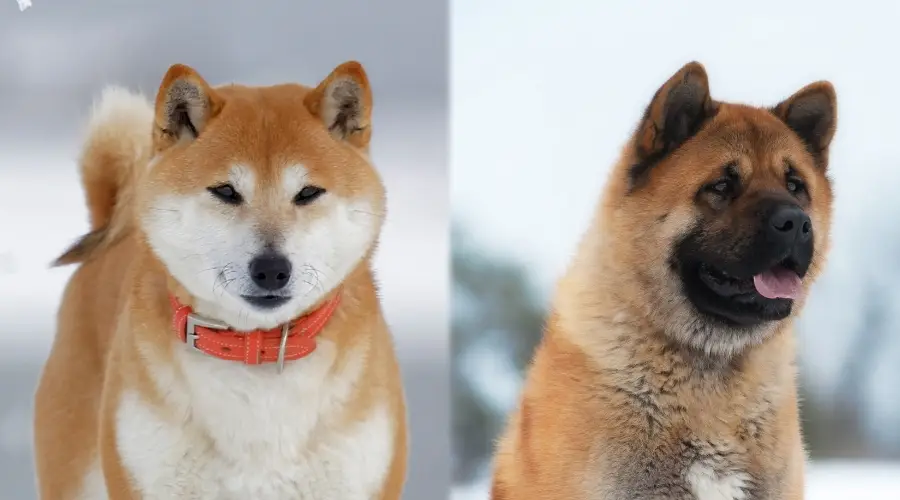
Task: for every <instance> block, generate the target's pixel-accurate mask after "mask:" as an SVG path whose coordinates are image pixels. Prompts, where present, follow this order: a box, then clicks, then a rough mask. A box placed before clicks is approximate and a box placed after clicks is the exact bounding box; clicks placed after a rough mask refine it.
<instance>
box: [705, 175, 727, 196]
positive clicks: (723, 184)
mask: <svg viewBox="0 0 900 500" xmlns="http://www.w3.org/2000/svg"><path fill="white" fill-rule="evenodd" d="M706 190H707V191H709V192H711V193H714V194H716V195H719V196H730V195H731V194H732V193H733V192H734V183H732V182H731V181H730V180H728V179H721V180H718V181H716V182H714V183H712V184H709V185H707V186H706Z"/></svg>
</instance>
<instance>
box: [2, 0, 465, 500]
mask: <svg viewBox="0 0 900 500" xmlns="http://www.w3.org/2000/svg"><path fill="white" fill-rule="evenodd" d="M348 59H356V60H358V61H360V62H362V64H363V65H364V66H365V68H366V70H367V71H368V73H369V76H370V78H371V82H372V85H373V87H374V95H375V108H374V115H375V116H374V122H373V132H374V136H373V145H372V153H373V157H374V161H375V163H376V165H377V166H378V168H379V169H380V171H381V172H382V174H383V176H384V180H385V183H386V185H387V189H388V199H389V201H388V212H389V216H388V222H387V226H386V228H385V231H384V233H383V237H382V244H381V247H380V250H379V254H378V255H377V257H376V268H377V272H378V276H379V278H380V280H381V282H382V285H383V286H382V291H383V294H382V295H383V297H384V307H385V311H386V315H387V320H388V322H389V323H390V325H391V326H392V329H393V331H394V334H395V336H396V339H397V341H396V344H397V350H398V352H399V355H400V359H401V364H402V369H403V375H404V378H405V383H406V390H407V398H408V403H409V412H410V421H411V426H412V430H411V432H412V436H411V439H412V441H411V442H412V449H411V455H410V469H409V480H408V482H407V486H406V493H405V496H404V498H409V499H413V500H418V499H431V498H444V497H445V495H446V492H447V491H448V490H449V485H450V453H449V411H450V410H449V406H448V400H449V381H448V376H447V374H448V367H447V352H448V347H447V327H446V325H447V320H448V316H447V306H446V304H447V295H448V294H447V290H448V288H449V281H448V273H447V269H448V267H447V261H448V258H449V257H448V245H449V243H448V235H447V229H446V228H447V225H448V219H447V214H448V212H449V207H448V200H447V195H446V193H447V176H446V157H447V145H446V135H447V123H446V122H447V80H448V75H447V6H446V3H445V1H444V0H378V1H370V2H369V1H354V0H328V1H313V0H307V1H297V0H294V1H269V2H250V1H242V2H237V1H234V2H214V1H196V0H195V1H190V2H186V1H176V0H154V1H128V2H120V1H116V0H90V1H87V0H69V1H66V2H58V1H57V2H54V1H50V0H34V4H33V6H32V7H31V8H30V9H28V10H26V11H24V12H20V11H19V10H18V7H17V5H16V2H15V1H14V0H3V1H2V2H0V394H2V397H0V498H2V499H4V500H5V499H16V500H18V499H26V500H27V499H30V498H35V493H34V487H33V484H34V479H33V471H32V456H31V399H32V392H33V390H34V385H35V383H36V380H37V376H38V373H39V369H40V366H41V363H42V362H43V359H44V357H45V356H46V353H47V351H48V348H49V346H50V342H51V340H52V335H53V322H54V316H55V314H56V307H57V305H58V304H59V298H60V292H61V290H62V287H63V286H64V283H65V280H66V279H67V277H68V276H69V274H70V273H71V271H72V270H71V269H53V270H50V269H48V263H49V262H50V261H51V260H52V259H53V257H54V256H55V255H56V254H57V253H58V252H60V251H61V250H63V249H64V248H65V246H66V245H67V244H68V243H70V242H71V241H72V240H73V239H74V238H76V237H77V236H79V235H80V234H81V233H82V232H83V231H84V230H85V229H86V227H87V221H86V213H85V210H84V202H83V197H82V193H81V187H80V185H79V183H78V174H77V170H76V166H75V162H74V161H75V158H76V157H77V154H78V149H77V147H78V139H79V137H80V133H81V126H82V124H83V122H84V119H85V118H86V114H87V111H88V110H89V107H90V104H91V101H92V99H93V97H94V96H95V95H96V94H97V93H98V92H99V90H100V89H101V87H102V86H103V85H104V84H107V83H118V84H124V85H128V86H131V87H133V88H136V89H140V90H143V91H144V92H146V93H147V94H148V95H150V96H151V97H152V96H153V94H154V93H155V91H156V88H157V86H158V84H159V81H160V79H161V78H162V76H163V74H164V73H165V71H166V69H167V68H168V67H169V65H171V64H173V63H176V62H179V63H185V64H188V65H191V66H193V67H194V68H195V69H197V70H198V71H199V72H200V74H201V75H203V76H204V78H206V79H207V80H208V81H209V82H210V83H213V84H220V83H228V82H231V81H235V82H240V83H247V84H274V83H279V82H284V81H296V82H300V83H304V84H316V83H318V81H319V80H321V79H322V78H324V77H325V76H326V75H327V74H328V73H329V72H330V71H331V69H333V68H334V67H335V66H337V65H338V64H340V63H341V62H343V61H345V60H348Z"/></svg>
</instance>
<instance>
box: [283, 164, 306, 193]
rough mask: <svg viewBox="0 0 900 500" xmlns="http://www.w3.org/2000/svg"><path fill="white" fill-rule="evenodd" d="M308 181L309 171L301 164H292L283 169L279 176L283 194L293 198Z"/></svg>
mask: <svg viewBox="0 0 900 500" xmlns="http://www.w3.org/2000/svg"><path fill="white" fill-rule="evenodd" d="M308 179H309V171H308V170H307V169H306V167H305V166H303V165H301V164H299V163H298V164H294V165H291V166H289V167H287V168H285V169H284V172H283V173H282V174H281V185H282V186H283V187H284V192H285V194H286V195H287V196H288V197H290V198H293V197H294V196H295V195H296V194H297V193H299V192H300V190H301V189H303V186H305V185H306V183H307V180H308Z"/></svg>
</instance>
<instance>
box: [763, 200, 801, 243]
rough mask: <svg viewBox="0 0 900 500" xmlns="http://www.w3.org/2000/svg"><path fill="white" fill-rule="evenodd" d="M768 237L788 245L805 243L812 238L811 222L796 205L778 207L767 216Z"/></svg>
mask: <svg viewBox="0 0 900 500" xmlns="http://www.w3.org/2000/svg"><path fill="white" fill-rule="evenodd" d="M768 232H769V236H770V237H771V238H772V240H773V241H775V242H779V243H785V244H788V245H791V244H797V243H805V242H807V241H809V240H810V238H812V222H811V221H810V220H809V216H808V215H806V212H804V211H803V209H802V208H800V207H798V206H796V205H778V206H776V207H775V208H774V209H773V210H772V211H771V212H770V214H769V224H768Z"/></svg>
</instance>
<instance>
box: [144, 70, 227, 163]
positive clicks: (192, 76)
mask: <svg viewBox="0 0 900 500" xmlns="http://www.w3.org/2000/svg"><path fill="white" fill-rule="evenodd" d="M222 104H223V101H222V99H221V98H220V97H219V96H218V95H217V94H216V92H215V90H213V88H212V87H210V85H209V84H208V83H206V80H204V79H203V77H201V76H200V74H199V73H197V72H196V71H195V70H194V69H193V68H191V67H189V66H185V65H183V64H175V65H172V67H170V68H169V70H168V71H167V72H166V75H165V76H164V77H163V79H162V83H161V84H160V85H159V92H157V94H156V107H155V111H156V115H155V124H154V135H153V137H154V146H155V148H156V150H157V151H160V150H162V149H165V148H168V147H169V146H172V145H173V144H176V143H178V142H180V141H191V140H194V139H196V138H197V137H198V136H199V135H200V134H201V133H203V129H204V128H206V125H207V124H208V123H209V121H210V120H211V119H212V118H213V117H215V116H216V115H217V114H218V113H219V111H221V109H222Z"/></svg>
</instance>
